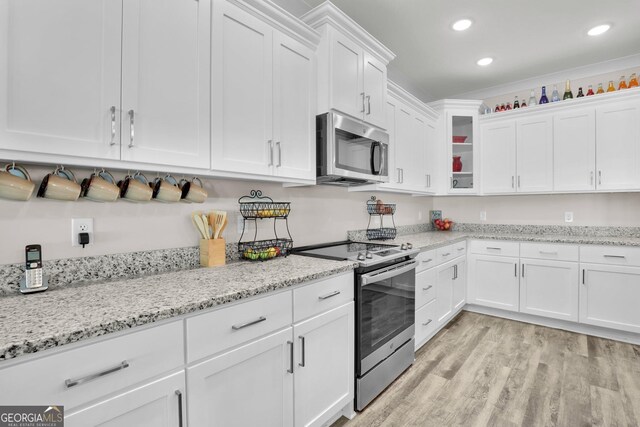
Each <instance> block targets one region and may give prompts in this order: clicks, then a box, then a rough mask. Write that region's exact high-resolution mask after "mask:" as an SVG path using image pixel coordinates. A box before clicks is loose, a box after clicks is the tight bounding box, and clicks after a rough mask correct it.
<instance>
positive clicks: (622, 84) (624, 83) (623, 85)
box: [618, 76, 627, 90]
mask: <svg viewBox="0 0 640 427" xmlns="http://www.w3.org/2000/svg"><path fill="white" fill-rule="evenodd" d="M622 89H627V80H626V79H625V78H624V76H620V82H619V83H618V90H622Z"/></svg>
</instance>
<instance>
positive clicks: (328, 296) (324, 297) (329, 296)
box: [318, 291, 340, 300]
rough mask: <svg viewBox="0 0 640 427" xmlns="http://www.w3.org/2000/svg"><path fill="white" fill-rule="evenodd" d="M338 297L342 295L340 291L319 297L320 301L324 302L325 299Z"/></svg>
mask: <svg viewBox="0 0 640 427" xmlns="http://www.w3.org/2000/svg"><path fill="white" fill-rule="evenodd" d="M336 295H340V291H333V292H331V293H330V294H326V295H321V296H319V297H318V299H320V300H323V299H327V298H331V297H335V296H336Z"/></svg>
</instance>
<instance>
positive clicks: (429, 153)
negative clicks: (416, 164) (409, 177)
mask: <svg viewBox="0 0 640 427" xmlns="http://www.w3.org/2000/svg"><path fill="white" fill-rule="evenodd" d="M436 126H437V124H436V123H434V122H433V121H432V120H429V119H427V121H426V135H425V153H424V156H423V158H424V159H425V160H424V167H423V169H424V172H425V173H426V175H427V176H426V180H427V191H428V192H430V193H435V192H436V189H437V188H438V187H437V184H438V183H437V176H438V171H437V167H438V166H437V165H438V162H437V159H438V148H437V147H438V140H437V135H438V133H437V129H436Z"/></svg>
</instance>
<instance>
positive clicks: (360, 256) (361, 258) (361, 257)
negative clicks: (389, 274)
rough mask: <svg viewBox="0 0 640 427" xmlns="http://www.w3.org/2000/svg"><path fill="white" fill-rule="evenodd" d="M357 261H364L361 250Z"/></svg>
mask: <svg viewBox="0 0 640 427" xmlns="http://www.w3.org/2000/svg"><path fill="white" fill-rule="evenodd" d="M358 261H364V254H363V253H362V252H360V253H359V254H358Z"/></svg>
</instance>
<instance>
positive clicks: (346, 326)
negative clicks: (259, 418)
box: [244, 302, 354, 426]
mask: <svg viewBox="0 0 640 427" xmlns="http://www.w3.org/2000/svg"><path fill="white" fill-rule="evenodd" d="M353 321H354V303H353V302H350V303H348V304H345V305H342V306H340V307H338V308H335V309H333V310H330V311H328V312H326V313H323V314H320V315H319V316H316V317H313V318H311V319H309V320H306V321H304V322H300V323H297V324H295V325H294V327H293V336H294V340H295V342H296V351H295V357H294V359H295V363H294V372H295V373H294V375H293V377H294V388H293V389H294V392H295V398H294V402H295V405H294V420H295V425H296V426H319V425H322V424H324V423H325V422H327V421H328V420H329V419H330V418H331V417H333V416H334V415H335V414H336V413H338V412H340V410H341V409H342V408H343V407H344V406H345V405H347V404H348V403H349V401H350V400H353V387H354V380H353V378H354V376H353V375H354V374H353V369H354V365H353V346H354V326H353ZM244 425H251V424H244ZM253 425H257V424H253ZM263 425H264V424H263Z"/></svg>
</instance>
